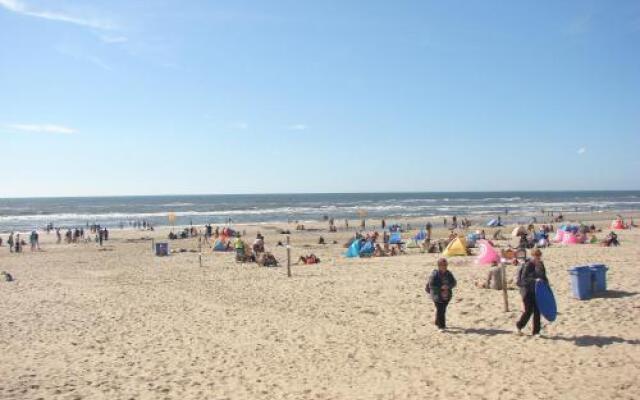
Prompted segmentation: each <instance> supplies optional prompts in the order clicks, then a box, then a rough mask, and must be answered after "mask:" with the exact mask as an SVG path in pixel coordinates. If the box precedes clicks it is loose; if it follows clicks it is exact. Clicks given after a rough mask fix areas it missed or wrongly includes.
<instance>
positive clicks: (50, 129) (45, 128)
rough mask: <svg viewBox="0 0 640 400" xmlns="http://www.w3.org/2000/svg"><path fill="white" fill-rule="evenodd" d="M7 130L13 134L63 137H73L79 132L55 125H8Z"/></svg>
mask: <svg viewBox="0 0 640 400" xmlns="http://www.w3.org/2000/svg"><path fill="white" fill-rule="evenodd" d="M5 127H6V129H8V130H10V131H13V132H24V133H50V134H61V135H72V134H74V133H76V132H78V131H77V130H76V129H73V128H69V127H67V126H62V125H54V124H7V125H5Z"/></svg>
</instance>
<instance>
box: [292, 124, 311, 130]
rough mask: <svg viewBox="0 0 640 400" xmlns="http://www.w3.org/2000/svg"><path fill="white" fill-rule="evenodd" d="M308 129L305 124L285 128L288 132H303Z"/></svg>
mask: <svg viewBox="0 0 640 400" xmlns="http://www.w3.org/2000/svg"><path fill="white" fill-rule="evenodd" d="M308 128H309V127H308V126H307V125H305V124H293V125H289V126H288V127H287V129H289V130H290V131H304V130H306V129H308Z"/></svg>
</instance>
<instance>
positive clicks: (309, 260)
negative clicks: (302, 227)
mask: <svg viewBox="0 0 640 400" xmlns="http://www.w3.org/2000/svg"><path fill="white" fill-rule="evenodd" d="M300 263H302V264H306V265H310V264H318V263H320V259H319V258H318V257H316V255H315V254H313V253H311V254H309V255H308V256H300V258H299V259H298V264H300Z"/></svg>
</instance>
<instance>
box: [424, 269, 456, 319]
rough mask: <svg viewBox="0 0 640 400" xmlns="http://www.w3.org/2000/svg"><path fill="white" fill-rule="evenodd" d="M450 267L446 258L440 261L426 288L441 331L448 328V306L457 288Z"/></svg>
mask: <svg viewBox="0 0 640 400" xmlns="http://www.w3.org/2000/svg"><path fill="white" fill-rule="evenodd" d="M448 265H449V262H448V261H447V259H446V258H440V259H438V268H437V269H434V270H433V271H432V272H431V275H430V276H429V281H428V282H427V287H426V288H425V290H426V291H427V293H429V294H430V295H431V298H432V299H433V302H434V304H435V306H436V321H435V324H436V326H437V327H438V329H440V330H441V331H443V330H445V329H446V328H447V321H446V313H447V305H449V301H450V300H451V296H452V295H453V288H454V287H456V278H455V277H454V276H453V274H452V273H451V271H449V270H448V269H447V267H448Z"/></svg>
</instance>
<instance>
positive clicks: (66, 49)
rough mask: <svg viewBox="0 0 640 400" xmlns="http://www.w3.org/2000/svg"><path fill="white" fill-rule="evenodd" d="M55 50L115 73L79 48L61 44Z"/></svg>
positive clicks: (107, 65) (98, 59)
mask: <svg viewBox="0 0 640 400" xmlns="http://www.w3.org/2000/svg"><path fill="white" fill-rule="evenodd" d="M0 1H1V0H0ZM53 49H54V50H55V51H57V52H58V53H59V54H62V55H63V56H69V57H72V58H75V59H76V60H80V61H84V62H86V63H90V64H93V65H95V66H96V67H98V68H101V69H103V70H105V71H113V68H111V66H110V65H109V64H108V63H106V62H105V61H104V60H102V59H101V58H100V57H98V56H95V55H92V54H86V52H85V51H84V50H81V49H79V48H76V47H73V46H68V45H64V44H59V45H56V46H54V47H53Z"/></svg>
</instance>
